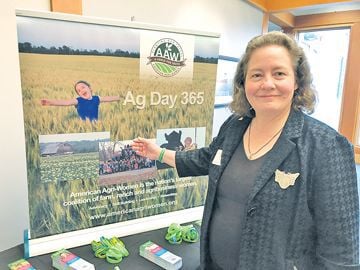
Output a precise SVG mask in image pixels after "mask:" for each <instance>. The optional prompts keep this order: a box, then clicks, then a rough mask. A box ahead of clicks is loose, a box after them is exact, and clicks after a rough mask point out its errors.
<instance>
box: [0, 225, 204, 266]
mask: <svg viewBox="0 0 360 270" xmlns="http://www.w3.org/2000/svg"><path fill="white" fill-rule="evenodd" d="M197 229H200V228H199V227H197ZM166 231H167V228H161V229H158V230H154V231H148V232H143V233H139V234H135V235H129V236H126V237H121V238H120V239H121V240H122V241H123V242H124V244H125V246H126V248H127V250H128V251H129V256H128V257H125V258H123V260H122V262H121V263H120V264H118V265H119V267H120V269H121V270H147V269H149V270H158V269H162V268H160V267H159V266H158V265H156V264H154V263H152V262H150V261H148V260H146V259H145V258H143V257H141V256H140V255H139V247H140V245H141V244H143V243H145V242H146V241H148V240H151V241H153V242H155V243H156V244H158V245H160V246H162V247H164V248H165V249H167V250H169V251H170V252H172V253H174V254H175V255H178V256H180V257H182V261H183V267H182V268H181V269H184V270H195V269H197V267H198V266H199V265H200V251H199V250H200V244H199V242H196V243H187V242H184V241H183V242H182V243H181V244H179V245H173V244H170V243H169V242H167V241H166V239H165V234H166ZM94 240H99V239H94ZM68 250H69V251H71V252H72V253H74V254H76V255H78V256H79V257H81V258H83V259H85V260H86V261H88V262H90V263H92V264H94V265H95V268H96V269H97V270H113V269H114V266H115V265H117V264H110V263H108V262H107V261H106V260H105V259H99V258H96V257H95V256H94V254H93V252H92V249H91V245H86V246H81V247H75V248H70V249H68ZM23 256H24V252H23V245H18V246H15V247H13V248H10V249H8V250H5V251H3V252H0V269H1V270H5V269H8V266H7V265H8V263H10V262H13V261H16V260H18V259H21V258H22V257H23ZM50 256H51V253H49V254H44V255H40V256H36V257H32V258H28V259H27V260H28V261H29V262H30V263H31V264H32V265H33V266H34V267H35V268H36V269H37V270H49V269H54V268H52V266H51V265H52V264H51V257H50Z"/></svg>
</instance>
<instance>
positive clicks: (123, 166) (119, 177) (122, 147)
mask: <svg viewBox="0 0 360 270" xmlns="http://www.w3.org/2000/svg"><path fill="white" fill-rule="evenodd" d="M130 144H131V141H116V142H100V143H99V159H100V161H99V185H100V186H106V185H114V184H123V183H126V182H133V181H142V180H147V179H151V178H156V177H157V171H156V167H155V161H153V160H150V159H149V158H146V157H141V156H139V155H138V154H136V153H135V151H134V150H133V149H132V148H131V145H130Z"/></svg>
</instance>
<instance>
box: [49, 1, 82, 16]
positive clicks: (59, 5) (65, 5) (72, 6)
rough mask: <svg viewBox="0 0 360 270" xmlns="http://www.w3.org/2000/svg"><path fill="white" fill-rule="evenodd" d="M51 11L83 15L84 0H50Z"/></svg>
mask: <svg viewBox="0 0 360 270" xmlns="http://www.w3.org/2000/svg"><path fill="white" fill-rule="evenodd" d="M50 2H51V4H50V6H51V11H53V12H63V13H71V14H78V15H82V0H50Z"/></svg>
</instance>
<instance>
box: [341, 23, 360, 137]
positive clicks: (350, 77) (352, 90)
mask: <svg viewBox="0 0 360 270" xmlns="http://www.w3.org/2000/svg"><path fill="white" fill-rule="evenodd" d="M359 40H360V23H356V24H354V25H353V26H352V27H351V32H350V42H349V52H348V59H347V64H346V74H345V79H344V89H343V100H342V106H341V115H340V126H339V132H340V133H341V134H343V135H344V136H345V137H347V138H348V140H350V141H351V142H352V143H355V141H356V139H357V138H356V127H357V122H358V117H359V116H358V115H357V114H358V112H359V109H358V107H359V103H360V101H359V99H360V76H359V70H360V50H359V45H358V41H359Z"/></svg>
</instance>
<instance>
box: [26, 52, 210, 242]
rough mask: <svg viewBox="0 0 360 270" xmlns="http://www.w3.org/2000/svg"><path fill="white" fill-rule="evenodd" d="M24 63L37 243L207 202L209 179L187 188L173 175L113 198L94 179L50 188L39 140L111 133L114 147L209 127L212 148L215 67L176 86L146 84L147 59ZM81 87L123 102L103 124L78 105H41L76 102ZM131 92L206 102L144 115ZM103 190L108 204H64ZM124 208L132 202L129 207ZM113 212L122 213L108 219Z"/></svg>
mask: <svg viewBox="0 0 360 270" xmlns="http://www.w3.org/2000/svg"><path fill="white" fill-rule="evenodd" d="M19 57H20V68H21V83H22V95H23V109H24V126H25V138H26V155H27V166H28V186H29V207H30V228H31V234H32V235H31V237H32V238H36V237H42V236H46V235H52V234H57V233H63V232H68V231H73V230H78V229H84V228H89V227H93V226H99V225H104V224H109V223H114V222H121V221H125V220H129V219H134V218H141V217H145V216H149V215H154V214H160V213H165V212H168V211H174V210H180V209H186V208H189V207H194V206H199V205H202V204H203V203H204V200H205V194H206V188H207V178H206V177H200V178H194V179H190V180H187V181H190V182H193V183H195V184H192V185H188V184H186V185H184V183H183V181H181V180H179V178H178V176H177V174H176V172H175V171H174V170H173V169H167V170H161V171H159V173H158V177H157V179H149V180H147V181H148V182H149V183H150V184H151V185H150V184H149V185H146V186H147V187H148V188H147V189H144V187H143V186H136V187H135V188H134V187H133V184H134V183H128V184H123V185H124V186H125V187H126V186H127V185H128V186H130V187H129V188H124V189H123V190H118V191H114V192H112V193H104V192H103V191H102V188H101V187H99V186H98V184H97V181H96V180H93V179H88V180H85V181H84V180H74V181H65V182H64V181H60V182H57V181H50V182H46V183H44V182H42V181H41V179H40V178H41V177H40V153H39V139H38V137H39V135H47V134H63V133H87V132H100V131H101V132H102V131H110V136H111V140H113V141H118V140H119V141H120V140H131V139H133V138H135V137H137V136H142V137H146V138H155V136H156V131H157V129H164V128H185V127H203V126H204V127H206V143H207V144H208V143H209V142H210V141H211V128H212V118H213V108H214V107H213V105H214V93H215V80H216V65H215V64H204V63H194V75H193V80H192V82H188V81H184V82H183V81H177V82H176V83H174V81H170V82H167V81H164V80H158V81H156V80H153V81H141V80H140V79H139V76H140V74H139V59H136V58H121V57H106V56H77V55H45V54H23V53H21V54H20V56H19ZM78 80H86V81H88V82H89V83H90V84H91V87H92V90H93V94H95V95H99V96H120V101H118V102H111V103H101V104H100V112H99V121H97V122H89V121H82V120H80V119H79V117H78V115H77V112H76V109H75V108H74V107H73V106H71V107H66V106H61V107H56V106H42V105H41V103H40V100H41V99H42V98H49V99H72V98H75V97H76V93H75V91H74V87H73V85H74V83H75V82H76V81H78ZM128 91H131V93H132V94H133V95H134V96H137V95H146V96H147V95H148V94H149V93H150V92H152V91H156V92H159V93H161V94H163V95H170V94H172V95H181V93H183V92H184V91H189V92H204V102H203V104H201V105H197V104H193V105H192V104H181V102H177V103H176V104H175V106H174V108H172V109H169V108H168V107H167V106H145V108H144V109H138V108H137V107H136V106H133V105H132V104H129V103H127V104H124V102H123V100H124V97H125V95H126V93H127V92H128ZM164 179H165V180H166V179H169V180H171V181H170V182H171V183H172V184H170V188H166V185H161V184H159V183H160V182H159V180H164ZM145 182H146V181H145ZM153 183H155V184H153ZM150 186H151V188H153V191H151V190H150V189H151V188H149V187H150ZM98 190H101V192H102V193H101V194H100V195H101V196H100V199H101V200H97V197H96V196H95V195H88V196H87V197H83V199H84V201H83V202H81V203H77V204H72V205H66V206H65V205H64V202H69V201H72V200H73V198H72V197H71V194H74V193H81V192H86V191H98ZM146 190H148V191H146ZM149 190H150V191H149ZM130 191H131V192H130ZM126 192H127V193H126ZM173 194H175V195H173ZM97 195H99V194H97ZM106 195H108V196H106ZM110 195H111V196H110ZM85 199H87V200H85ZM124 201H125V202H127V203H122V202H124ZM169 202H171V203H169ZM149 205H150V206H151V205H161V207H148V206H149ZM144 206H145V209H142V210H141V211H140V210H139V211H131V209H138V208H139V207H144ZM121 211H122V212H121ZM110 212H111V213H115V212H116V213H118V214H114V215H107V213H110ZM120 212H121V213H127V214H119V213H120Z"/></svg>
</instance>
